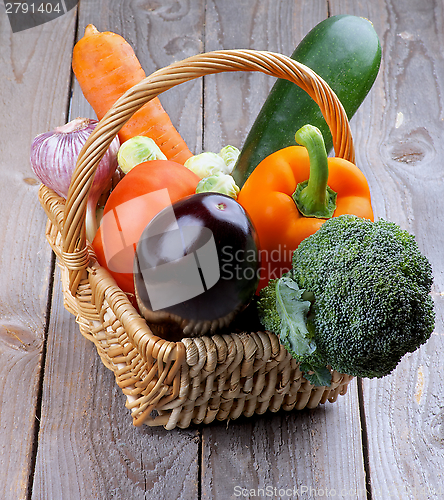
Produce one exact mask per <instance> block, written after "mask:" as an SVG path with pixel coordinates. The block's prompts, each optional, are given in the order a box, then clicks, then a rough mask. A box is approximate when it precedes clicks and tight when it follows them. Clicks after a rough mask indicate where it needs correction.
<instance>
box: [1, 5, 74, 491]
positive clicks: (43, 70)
mask: <svg viewBox="0 0 444 500" xmlns="http://www.w3.org/2000/svg"><path fill="white" fill-rule="evenodd" d="M74 20H75V16H74V15H72V14H69V15H67V16H64V17H63V18H60V19H57V20H54V21H52V22H51V23H49V24H45V25H43V26H39V27H37V28H34V29H32V30H27V31H23V32H20V33H15V34H13V33H12V31H11V28H10V26H9V22H8V17H7V16H6V13H5V10H4V6H3V4H2V6H1V7H0V46H1V48H2V50H1V51H0V58H1V64H0V81H1V87H2V88H1V95H2V98H1V99H0V116H1V117H2V119H1V122H0V136H1V138H2V139H1V143H0V175H1V179H2V181H1V183H0V210H1V213H2V218H1V221H0V255H1V257H0V269H1V272H0V380H1V383H0V401H1V402H2V403H1V405H0V443H1V444H0V474H1V477H2V481H1V484H0V498H3V499H6V500H9V499H11V500H17V499H22V498H26V495H27V489H28V480H29V476H30V474H31V472H32V461H33V444H34V438H35V436H34V432H35V428H36V423H37V420H36V408H37V405H38V400H37V398H38V393H39V384H40V372H41V360H42V352H43V346H44V336H45V322H46V309H47V297H48V284H49V279H50V272H51V251H50V249H49V247H48V245H47V243H46V240H45V236H44V226H45V222H46V220H45V216H44V213H43V210H41V207H40V205H39V203H38V200H37V190H38V184H39V182H38V181H37V180H36V178H35V175H34V174H33V172H32V170H31V168H30V165H29V151H30V146H31V142H32V139H33V137H34V136H35V135H37V133H40V132H46V131H47V130H50V129H51V128H53V127H54V126H56V125H60V124H61V123H64V122H65V119H66V108H67V96H68V94H67V89H68V82H69V66H70V65H69V60H68V54H69V52H70V50H71V46H72V34H73V28H74ZM60 32H62V33H64V32H67V33H68V35H67V36H66V37H61V39H60V40H59V38H60ZM70 35H71V36H70ZM55 40H58V43H57V44H56V43H54V41H55Z"/></svg>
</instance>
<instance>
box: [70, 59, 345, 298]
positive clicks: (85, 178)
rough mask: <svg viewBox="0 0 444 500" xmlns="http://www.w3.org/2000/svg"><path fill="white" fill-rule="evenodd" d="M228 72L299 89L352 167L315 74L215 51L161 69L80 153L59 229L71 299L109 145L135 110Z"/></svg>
mask: <svg viewBox="0 0 444 500" xmlns="http://www.w3.org/2000/svg"><path fill="white" fill-rule="evenodd" d="M229 71H258V72H261V73H265V74H267V75H270V76H274V77H277V78H282V79H285V80H290V81H291V82H293V83H295V84H296V85H298V86H299V87H300V88H301V89H303V90H304V91H305V92H307V94H308V95H309V96H310V97H311V98H312V99H313V100H314V101H315V102H316V103H317V104H318V106H319V108H320V110H321V112H322V115H323V116H324V118H325V121H326V122H327V125H328V126H329V128H330V132H331V134H332V138H333V145H334V149H335V153H336V156H339V157H342V158H345V159H347V160H349V161H351V162H353V163H354V161H355V155H354V147H353V140H352V135H351V130H350V124H349V121H348V117H347V114H346V112H345V110H344V108H343V106H342V104H341V102H340V101H339V99H338V97H337V96H336V94H335V93H334V92H333V90H332V89H331V88H330V87H329V86H328V84H327V83H326V82H325V81H324V80H322V78H321V77H319V76H318V75H317V74H316V73H315V72H314V71H312V70H311V69H310V68H308V67H307V66H305V65H303V64H301V63H298V62H297V61H295V60H293V59H291V58H290V57H288V56H284V55H281V54H277V53H274V52H267V51H256V50H218V51H213V52H207V53H203V54H198V55H196V56H192V57H189V58H187V59H184V60H182V61H179V62H176V63H173V64H171V65H169V66H166V67H165V68H162V69H159V70H158V71H155V72H154V73H152V74H151V75H150V76H148V77H146V78H145V79H144V80H142V81H141V82H139V83H138V84H136V85H134V87H132V88H131V89H129V90H128V91H127V92H126V93H125V94H124V95H123V96H122V97H120V98H119V99H118V100H117V101H116V102H115V104H114V105H113V107H112V108H111V109H110V110H109V111H108V112H107V113H106V115H105V116H104V117H103V118H102V119H101V120H100V122H99V123H98V125H97V127H96V128H95V129H94V131H93V132H92V134H91V135H90V136H89V138H88V140H87V141H86V143H85V145H84V147H83V148H82V150H81V151H80V154H79V157H78V160H77V165H76V168H75V170H74V173H73V176H72V179H71V184H70V187H69V191H68V196H67V201H66V204H65V212H64V226H63V229H62V241H63V247H62V248H63V257H64V260H65V261H66V263H67V267H68V269H69V289H70V291H71V293H72V294H73V295H75V293H76V291H77V287H78V285H79V283H80V281H81V280H82V279H83V278H84V277H85V270H86V267H87V265H88V251H87V247H86V236H85V215H86V205H87V201H88V194H89V191H90V189H91V186H92V182H93V178H94V173H95V170H96V168H97V165H98V163H99V162H100V160H101V158H102V156H103V155H104V154H105V152H106V150H107V149H108V147H109V145H110V144H111V141H112V140H113V139H114V137H115V136H116V135H117V134H118V132H119V130H120V129H121V128H122V127H123V125H124V124H125V123H126V122H127V121H128V120H129V119H130V118H131V116H132V115H133V114H134V113H135V112H136V111H137V110H138V109H139V108H141V107H142V106H143V105H144V104H145V103H147V102H149V101H150V100H151V99H153V98H155V97H157V96H158V95H159V94H161V93H162V92H165V91H166V90H168V89H170V88H172V87H175V86H176V85H179V84H181V83H184V82H188V81H190V80H194V79H196V78H199V77H201V76H205V75H210V74H215V73H222V72H229Z"/></svg>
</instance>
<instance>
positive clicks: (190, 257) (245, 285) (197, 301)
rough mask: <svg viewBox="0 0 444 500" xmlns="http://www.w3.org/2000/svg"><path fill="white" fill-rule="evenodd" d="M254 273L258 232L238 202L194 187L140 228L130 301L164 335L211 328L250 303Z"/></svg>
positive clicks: (210, 330) (197, 332) (194, 333)
mask: <svg viewBox="0 0 444 500" xmlns="http://www.w3.org/2000/svg"><path fill="white" fill-rule="evenodd" d="M259 272H260V258H259V250H258V241H257V235H256V232H255V230H254V227H253V225H252V223H251V221H250V219H249V217H248V215H247V213H246V212H245V210H244V209H243V207H242V206H241V205H240V204H239V203H237V201H235V200H234V199H233V198H230V197H229V196H225V195H223V194H219V193H199V194H193V195H191V196H188V197H186V198H183V199H182V200H180V201H178V202H176V203H174V204H173V205H171V206H170V207H167V208H165V209H164V210H162V211H161V212H159V213H158V214H157V215H156V216H155V217H154V218H153V219H152V220H151V222H150V223H149V224H148V225H147V227H146V228H145V230H144V232H143V234H142V236H141V238H140V240H139V242H138V244H137V248H136V257H135V260H134V284H135V290H136V299H137V304H138V306H139V310H140V312H141V313H142V315H143V316H144V317H145V319H146V320H147V322H148V323H149V324H150V326H151V328H152V329H153V331H154V333H156V334H157V335H159V336H161V337H163V338H168V339H169V340H179V339H180V338H182V337H195V336H200V335H205V334H209V333H214V332H216V331H217V330H219V329H221V328H224V327H227V326H228V325H229V324H230V323H231V322H232V321H233V319H234V318H235V316H236V315H237V314H238V313H239V312H241V311H242V310H244V309H245V308H246V306H247V305H248V304H249V303H250V301H251V299H252V298H253V296H254V294H255V291H256V289H257V286H258V282H259Z"/></svg>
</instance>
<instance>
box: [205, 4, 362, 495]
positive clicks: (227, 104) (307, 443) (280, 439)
mask: <svg viewBox="0 0 444 500" xmlns="http://www.w3.org/2000/svg"><path fill="white" fill-rule="evenodd" d="M326 17H327V3H326V2H324V1H316V2H286V1H269V2H268V1H267V2H262V1H261V2H259V1H255V2H235V1H229V2H227V1H214V0H213V1H211V2H208V5H207V10H206V26H207V30H206V32H207V35H206V49H207V50H211V49H215V48H226V49H228V48H233V47H236V48H242V47H249V48H253V49H261V50H272V51H277V52H281V53H284V54H287V55H290V54H291V53H292V52H293V51H294V49H295V47H296V45H297V44H298V43H299V41H300V40H301V39H302V38H303V36H304V35H305V34H306V33H308V31H309V30H310V29H311V28H312V27H314V26H315V25H316V24H317V23H318V22H320V21H321V20H322V19H325V18H326ZM239 26H242V29H241V30H240V29H239ZM273 83H274V79H272V78H270V77H266V76H265V77H263V76H262V75H257V74H244V73H239V74H237V73H236V74H221V75H216V76H215V77H212V78H207V79H206V85H205V117H206V120H205V147H206V149H207V150H210V151H218V150H219V149H220V147H222V146H224V145H225V144H234V145H235V146H237V147H241V146H242V143H243V139H244V138H245V136H246V134H247V133H248V130H249V129H250V127H251V125H252V123H253V121H254V119H255V118H256V115H257V113H258V112H259V110H260V107H261V105H262V103H263V102H264V100H265V99H266V97H267V95H268V92H269V90H270V88H271V86H272V84H273ZM202 436H203V462H202V496H203V498H214V499H219V498H220V499H227V498H236V496H239V495H236V494H238V493H240V492H243V493H245V492H246V491H249V490H251V491H252V494H251V498H254V496H253V493H255V494H258V496H259V497H262V498H264V497H265V494H264V493H265V492H266V490H265V488H266V487H269V488H275V487H276V488H277V489H278V490H279V489H280V488H283V489H284V491H287V490H293V489H294V488H296V489H298V488H299V494H300V492H301V490H300V488H301V487H303V489H302V492H303V493H304V495H305V496H302V497H303V498H305V497H307V498H313V497H314V496H313V495H314V493H315V491H316V492H318V493H319V494H322V491H325V490H329V491H331V490H336V491H338V492H339V490H341V489H345V490H347V491H351V492H353V495H352V497H353V498H356V499H364V498H366V491H365V474H364V465H363V458H362V446H361V430H360V419H359V405H358V398H357V390H356V384H355V383H353V384H352V385H351V387H350V388H349V394H347V395H346V396H345V397H344V398H340V399H339V401H338V402H336V403H335V404H333V405H330V404H328V405H326V406H325V407H322V408H319V409H316V410H315V411H303V412H298V411H294V412H292V413H289V414H278V415H272V414H267V415H266V416H264V417H262V418H256V417H255V418H254V419H252V421H246V419H243V420H242V422H239V423H236V422H235V423H233V422H230V424H229V425H228V426H227V424H221V425H212V426H210V427H208V428H207V427H205V428H202ZM261 488H262V490H261ZM305 488H309V489H308V490H305ZM310 488H312V494H311V496H308V494H309V493H310ZM271 492H272V493H274V491H273V490H271ZM275 498H279V496H277V495H276V496H275ZM282 498H287V497H285V496H282ZM289 498H297V496H296V495H294V494H292V495H291V496H289Z"/></svg>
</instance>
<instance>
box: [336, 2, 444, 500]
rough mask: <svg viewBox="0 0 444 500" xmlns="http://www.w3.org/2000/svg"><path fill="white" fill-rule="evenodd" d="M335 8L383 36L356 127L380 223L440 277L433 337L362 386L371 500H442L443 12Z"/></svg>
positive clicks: (405, 6) (405, 7)
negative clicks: (408, 239) (408, 242)
mask: <svg viewBox="0 0 444 500" xmlns="http://www.w3.org/2000/svg"><path fill="white" fill-rule="evenodd" d="M331 10H332V13H340V12H344V10H347V11H349V12H350V13H353V14H356V15H362V16H364V17H367V18H369V19H370V20H371V21H372V22H373V23H374V26H375V29H376V31H377V32H378V34H379V36H380V38H381V42H382V44H383V65H382V68H381V73H380V75H379V77H378V80H377V82H376V84H375V88H374V90H373V91H372V93H371V95H370V97H369V99H368V100H367V101H366V103H364V106H363V108H362V109H361V110H360V112H358V113H360V117H359V118H358V116H357V117H356V118H357V119H356V120H355V121H354V127H355V132H356V133H355V138H356V139H357V144H356V146H357V151H358V162H359V165H360V166H361V167H362V168H363V170H364V172H365V173H366V175H367V177H368V179H369V182H370V189H371V191H372V193H373V202H374V205H375V212H376V214H377V216H379V217H384V218H387V219H389V220H393V221H395V222H397V223H398V224H400V225H401V226H402V227H404V228H406V229H408V230H409V231H411V232H412V233H414V234H415V235H416V238H417V241H418V244H419V246H420V248H421V249H422V251H423V252H424V253H425V254H426V255H427V256H428V257H429V259H430V261H431V263H432V266H433V269H434V277H435V284H434V290H433V297H434V299H435V304H436V313H437V316H436V318H437V321H436V328H435V334H434V335H432V337H431V339H430V340H429V342H428V343H427V344H426V345H425V346H423V347H421V348H420V349H419V351H417V352H415V353H414V354H411V355H407V356H406V357H405V358H404V359H403V360H402V362H401V363H400V365H399V366H398V367H397V368H396V370H395V371H394V372H393V373H392V374H391V375H389V376H388V377H386V378H384V379H381V380H371V381H365V382H364V387H363V398H364V408H365V415H366V422H367V433H368V436H369V443H368V451H369V458H368V461H369V471H370V480H371V489H372V498H374V499H385V498H389V497H390V498H406V499H416V498H424V499H425V498H430V499H432V498H433V499H434V498H441V496H442V495H443V494H444V491H443V484H444V481H443V479H444V474H443V470H444V449H443V440H442V421H443V394H444V384H443V377H442V372H443V361H442V355H441V353H442V352H443V348H444V328H443V314H444V303H443V294H442V292H443V291H444V280H443V276H444V274H443V262H444V255H443V249H444V233H443V231H442V223H441V220H440V214H441V212H442V207H443V202H442V192H443V188H444V180H443V179H444V167H443V162H442V160H441V159H442V158H443V157H444V145H443V142H442V124H443V119H444V115H443V111H442V110H443V97H442V96H443V91H442V89H443V87H444V71H443V68H444V64H443V55H442V43H443V25H444V13H443V9H442V5H441V3H436V2H433V1H431V0H424V1H423V2H419V3H418V2H415V1H414V0H396V1H394V0H387V1H376V2H366V3H365V4H362V3H359V4H357V3H355V2H353V1H345V0H338V1H337V0H333V1H332V2H331ZM352 123H353V122H352Z"/></svg>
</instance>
